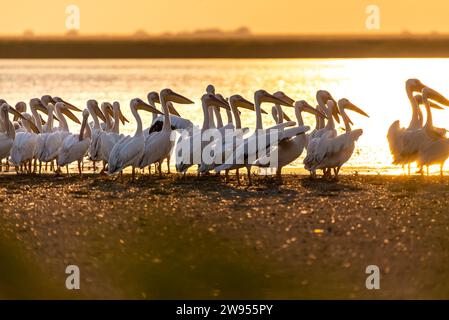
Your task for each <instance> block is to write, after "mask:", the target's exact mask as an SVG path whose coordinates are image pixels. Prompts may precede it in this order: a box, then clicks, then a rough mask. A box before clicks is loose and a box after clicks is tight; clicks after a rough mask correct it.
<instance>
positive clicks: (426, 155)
mask: <svg viewBox="0 0 449 320" xmlns="http://www.w3.org/2000/svg"><path fill="white" fill-rule="evenodd" d="M422 99H423V102H424V106H425V107H426V115H427V121H426V124H425V125H424V127H423V129H421V132H422V134H424V135H426V136H427V138H428V140H427V143H423V144H421V146H420V149H419V152H418V157H417V163H418V166H419V167H420V168H421V169H420V172H421V174H422V173H423V169H422V167H423V166H427V173H428V172H429V166H430V165H433V164H438V165H440V174H441V175H443V166H444V163H445V162H446V160H447V158H448V157H449V139H447V138H446V137H444V136H442V134H441V133H442V132H438V130H435V127H433V118H432V111H431V110H430V108H431V106H430V101H429V99H432V100H434V101H436V102H438V103H440V104H442V105H445V106H449V100H448V99H446V98H445V97H444V96H442V95H441V94H440V93H438V92H436V91H435V90H432V89H430V88H427V87H426V88H424V89H423V90H422ZM439 130H441V131H442V130H444V131H445V129H439Z"/></svg>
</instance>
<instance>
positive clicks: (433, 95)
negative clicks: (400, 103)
mask: <svg viewBox="0 0 449 320" xmlns="http://www.w3.org/2000/svg"><path fill="white" fill-rule="evenodd" d="M422 98H423V101H424V102H425V101H426V100H427V99H431V100H433V101H436V102H438V103H439V104H441V105H443V106H449V100H448V99H447V98H446V97H444V96H443V95H442V94H441V93H439V92H437V91H435V90H433V89H430V88H429V87H425V88H424V89H422Z"/></svg>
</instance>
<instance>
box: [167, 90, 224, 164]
mask: <svg viewBox="0 0 449 320" xmlns="http://www.w3.org/2000/svg"><path fill="white" fill-rule="evenodd" d="M201 106H202V110H203V125H202V128H201V129H200V130H198V131H197V132H194V133H193V135H192V134H191V132H188V134H187V136H186V137H183V136H181V137H180V139H179V140H178V143H177V147H176V149H177V152H176V171H178V172H181V173H185V172H186V171H187V169H188V168H190V167H191V166H193V165H194V164H197V165H198V166H199V167H200V166H201V163H202V153H203V149H204V147H205V146H206V145H207V144H208V142H207V141H203V139H202V137H203V134H204V133H205V132H206V130H208V129H215V128H211V121H210V119H209V117H210V116H211V112H209V110H210V109H211V107H213V106H219V107H222V108H230V107H229V104H228V103H227V102H226V103H224V102H223V101H221V100H219V99H218V98H217V97H216V96H215V95H214V94H212V93H206V94H204V95H203V96H202V97H201ZM195 142H198V143H195ZM186 150H187V151H188V154H184V152H186ZM199 167H198V168H199Z"/></svg>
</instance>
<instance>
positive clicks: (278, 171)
mask: <svg viewBox="0 0 449 320" xmlns="http://www.w3.org/2000/svg"><path fill="white" fill-rule="evenodd" d="M276 180H277V182H278V183H279V184H282V168H278V169H277V170H276Z"/></svg>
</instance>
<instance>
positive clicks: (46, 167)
mask: <svg viewBox="0 0 449 320" xmlns="http://www.w3.org/2000/svg"><path fill="white" fill-rule="evenodd" d="M44 170H45V171H47V170H48V162H45V168H44Z"/></svg>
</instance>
